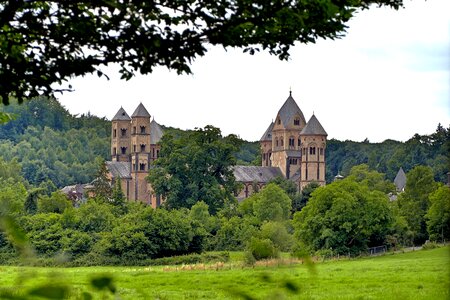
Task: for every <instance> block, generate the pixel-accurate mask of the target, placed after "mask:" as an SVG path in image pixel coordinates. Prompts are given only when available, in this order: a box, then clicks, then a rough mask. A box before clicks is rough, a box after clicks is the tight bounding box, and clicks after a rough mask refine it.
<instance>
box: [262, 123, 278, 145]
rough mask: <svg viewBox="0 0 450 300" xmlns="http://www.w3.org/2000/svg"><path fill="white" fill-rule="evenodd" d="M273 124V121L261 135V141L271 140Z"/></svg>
mask: <svg viewBox="0 0 450 300" xmlns="http://www.w3.org/2000/svg"><path fill="white" fill-rule="evenodd" d="M274 124H275V123H273V122H271V123H270V125H269V127H267V130H266V132H264V134H263V136H262V137H261V139H260V141H261V142H264V141H271V140H272V129H273V125H274Z"/></svg>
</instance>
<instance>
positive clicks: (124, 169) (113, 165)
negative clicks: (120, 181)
mask: <svg viewBox="0 0 450 300" xmlns="http://www.w3.org/2000/svg"><path fill="white" fill-rule="evenodd" d="M106 168H107V169H108V171H109V172H110V173H111V176H112V178H117V177H120V178H131V165H130V162H125V161H107V162H106Z"/></svg>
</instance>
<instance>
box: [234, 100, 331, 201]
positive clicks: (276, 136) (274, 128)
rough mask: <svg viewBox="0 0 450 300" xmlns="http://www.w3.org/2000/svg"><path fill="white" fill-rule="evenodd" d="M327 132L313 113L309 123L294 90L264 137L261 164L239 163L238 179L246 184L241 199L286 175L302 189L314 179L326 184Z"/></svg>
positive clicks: (236, 172)
mask: <svg viewBox="0 0 450 300" xmlns="http://www.w3.org/2000/svg"><path fill="white" fill-rule="evenodd" d="M326 143H327V133H326V131H325V130H324V128H323V127H322V125H321V124H320V122H319V120H318V119H317V117H316V116H315V115H314V114H313V115H312V117H311V118H310V119H309V121H308V122H306V120H305V117H304V116H303V112H302V111H301V110H300V108H299V107H298V105H297V103H296V102H295V100H294V98H293V97H292V93H291V92H290V93H289V97H288V98H287V100H286V101H285V102H284V104H283V105H282V106H281V108H280V110H279V111H278V113H277V115H276V117H275V122H271V123H270V124H269V126H268V128H267V129H266V131H265V132H264V134H263V136H262V137H261V139H260V147H261V153H262V160H261V167H258V168H256V167H253V166H236V167H235V168H234V175H235V177H236V181H238V182H241V183H243V186H244V188H243V190H241V192H240V194H239V195H238V199H242V198H246V197H248V196H250V195H251V193H252V192H253V190H252V187H254V186H258V187H260V188H261V187H263V186H264V185H265V184H267V182H268V181H270V180H271V179H273V178H275V177H277V176H283V177H284V178H287V179H289V180H292V181H294V182H295V183H296V184H297V187H298V189H299V190H302V189H303V188H304V187H305V186H306V185H308V184H309V183H311V182H317V183H318V184H320V185H325V166H326V162H325V148H326Z"/></svg>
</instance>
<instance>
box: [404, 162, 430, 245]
mask: <svg viewBox="0 0 450 300" xmlns="http://www.w3.org/2000/svg"><path fill="white" fill-rule="evenodd" d="M406 178H407V181H406V187H405V192H404V193H402V194H400V196H399V198H398V206H399V208H400V212H401V214H402V215H403V216H404V217H405V219H406V221H407V223H408V226H409V229H410V230H411V231H412V233H413V238H414V243H416V244H422V243H423V242H425V240H427V238H428V233H427V225H426V220H425V214H426V213H427V211H428V208H429V206H430V200H429V196H430V195H431V194H432V193H433V192H434V191H435V190H436V189H437V184H436V182H435V181H434V178H433V171H432V169H431V168H430V167H426V166H417V167H415V168H414V169H412V170H411V171H409V172H408V173H407V174H406Z"/></svg>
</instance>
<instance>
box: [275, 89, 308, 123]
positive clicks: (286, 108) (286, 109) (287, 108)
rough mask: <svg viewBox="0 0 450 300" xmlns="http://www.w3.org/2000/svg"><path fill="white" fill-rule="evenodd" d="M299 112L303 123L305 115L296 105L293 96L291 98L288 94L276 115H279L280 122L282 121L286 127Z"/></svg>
mask: <svg viewBox="0 0 450 300" xmlns="http://www.w3.org/2000/svg"><path fill="white" fill-rule="evenodd" d="M296 114H299V115H300V118H301V122H302V123H305V122H306V121H305V117H304V116H303V113H302V111H301V110H300V108H299V107H298V105H297V103H296V102H295V100H294V98H292V95H291V94H289V97H288V98H287V100H286V102H284V104H283V106H282V107H281V108H280V110H279V111H278V114H277V116H279V117H280V119H281V122H283V126H284V127H287V126H288V125H289V123H290V122H291V119H292V118H293V117H294V116H295V115H296Z"/></svg>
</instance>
